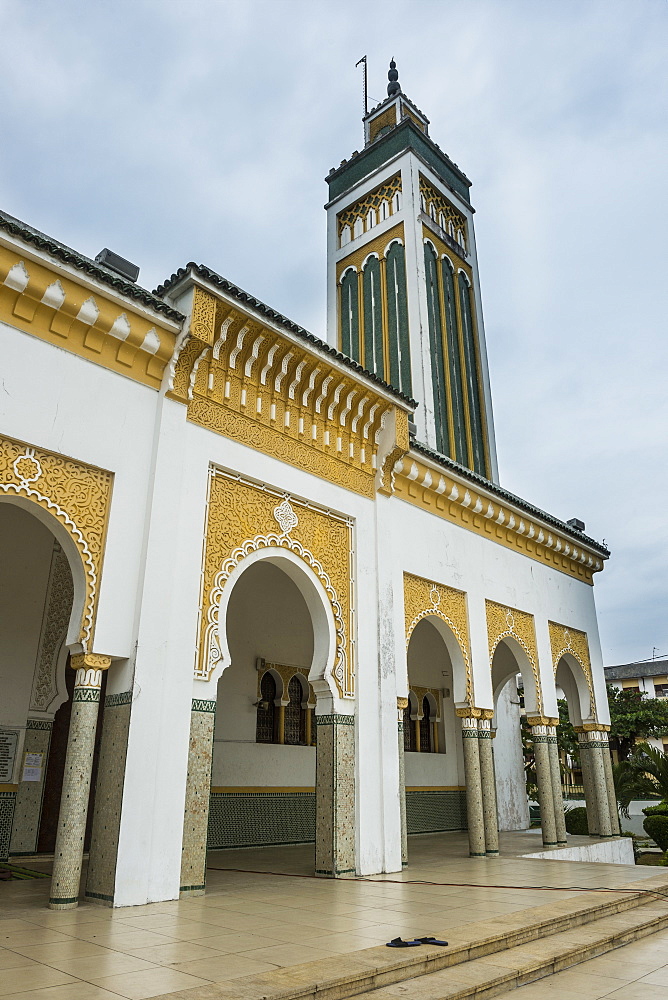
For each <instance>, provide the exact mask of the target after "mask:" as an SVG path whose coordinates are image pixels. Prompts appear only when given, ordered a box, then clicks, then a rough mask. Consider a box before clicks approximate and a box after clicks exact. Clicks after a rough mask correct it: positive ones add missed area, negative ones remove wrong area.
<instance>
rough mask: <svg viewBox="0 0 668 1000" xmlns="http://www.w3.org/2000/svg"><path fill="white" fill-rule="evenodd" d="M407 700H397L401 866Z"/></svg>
mask: <svg viewBox="0 0 668 1000" xmlns="http://www.w3.org/2000/svg"><path fill="white" fill-rule="evenodd" d="M407 707H408V698H397V714H398V717H399V811H400V813H401V864H402V866H404V865H407V864H408V825H407V822H406V758H405V756H404V753H405V751H404V709H405V708H407Z"/></svg>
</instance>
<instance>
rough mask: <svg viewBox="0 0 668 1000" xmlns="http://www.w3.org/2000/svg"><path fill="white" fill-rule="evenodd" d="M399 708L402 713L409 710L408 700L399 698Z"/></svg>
mask: <svg viewBox="0 0 668 1000" xmlns="http://www.w3.org/2000/svg"><path fill="white" fill-rule="evenodd" d="M397 708H398V709H399V711H400V712H403V710H404V709H405V708H408V698H397Z"/></svg>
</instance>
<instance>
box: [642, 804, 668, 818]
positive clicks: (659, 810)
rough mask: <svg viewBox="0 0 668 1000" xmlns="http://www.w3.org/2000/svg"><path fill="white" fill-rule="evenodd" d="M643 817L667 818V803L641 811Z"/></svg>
mask: <svg viewBox="0 0 668 1000" xmlns="http://www.w3.org/2000/svg"><path fill="white" fill-rule="evenodd" d="M643 812H644V814H645V816H668V802H659V804H658V805H656V806H647V808H646V809H643Z"/></svg>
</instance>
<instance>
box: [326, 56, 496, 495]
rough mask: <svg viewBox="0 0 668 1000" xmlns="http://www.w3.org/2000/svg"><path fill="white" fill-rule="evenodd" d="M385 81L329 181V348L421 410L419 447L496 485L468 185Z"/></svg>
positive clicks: (392, 83)
mask: <svg viewBox="0 0 668 1000" xmlns="http://www.w3.org/2000/svg"><path fill="white" fill-rule="evenodd" d="M387 75H388V80H389V83H388V87H387V97H386V99H385V100H384V101H382V102H381V103H380V104H379V105H378V106H377V107H375V108H373V110H372V111H369V112H368V113H367V114H366V115H365V117H364V119H363V122H364V148H363V149H362V151H361V152H358V151H357V150H356V151H355V152H354V153H353V154H352V156H351V157H350V159H349V160H343V162H342V163H341V165H340V166H339V167H337V168H334V169H332V170H330V172H329V175H328V176H327V183H328V185H329V201H328V203H327V205H326V209H327V303H328V323H327V325H328V339H329V342H330V343H331V344H333V345H335V346H337V347H338V349H339V350H340V351H342V352H343V353H344V354H347V355H349V356H350V357H352V358H353V359H354V360H355V361H357V362H359V364H361V365H362V366H363V367H364V368H366V369H367V370H369V371H372V372H374V373H375V374H377V375H379V376H380V377H381V378H384V379H385V380H386V381H387V382H390V383H391V384H392V385H393V386H394V387H395V388H397V389H400V390H401V391H402V392H405V393H407V394H408V395H412V396H413V397H414V398H415V399H416V400H417V401H418V402H419V403H420V406H419V407H418V409H417V411H416V414H415V421H416V425H417V435H416V437H417V439H418V441H421V442H422V443H423V444H425V445H427V446H428V447H429V448H432V449H433V450H435V451H437V452H439V453H440V454H442V455H445V456H448V457H449V458H452V459H454V460H455V461H456V462H459V463H460V464H461V465H464V466H466V467H467V468H469V469H472V470H474V471H475V472H478V473H480V475H482V476H485V477H486V478H487V479H492V480H495V481H496V480H497V478H498V475H497V465H496V449H495V444H494V429H493V423H492V405H491V397H490V391H489V377H488V370H487V354H486V350H485V337H484V330H483V323H482V307H481V300H480V284H479V280H478V261H477V256H476V249H475V237H474V233H473V208H472V206H471V203H470V199H469V188H470V186H471V182H470V181H469V180H468V178H467V177H466V175H465V174H464V173H463V172H462V171H461V170H460V169H459V167H458V166H457V165H456V164H455V163H453V162H452V160H451V159H450V158H449V157H448V156H446V154H445V153H444V152H443V151H442V150H441V149H440V148H439V146H437V145H436V143H435V142H433V141H432V140H431V139H430V137H429V120H428V118H427V117H426V116H425V115H424V114H423V113H422V112H421V111H420V110H419V108H417V107H416V106H415V105H414V104H413V103H412V101H410V100H409V99H408V98H407V97H406V95H405V94H404V93H402V90H401V87H400V85H399V74H398V72H397V68H396V64H395V62H394V59H393V60H392V61H391V63H390V70H389V73H388V74H387Z"/></svg>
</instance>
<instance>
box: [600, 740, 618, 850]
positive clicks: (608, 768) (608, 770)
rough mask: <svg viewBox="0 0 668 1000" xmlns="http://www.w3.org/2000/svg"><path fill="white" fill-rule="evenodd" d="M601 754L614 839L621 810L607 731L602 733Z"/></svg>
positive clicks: (616, 834) (616, 835)
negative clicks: (618, 804)
mask: <svg viewBox="0 0 668 1000" xmlns="http://www.w3.org/2000/svg"><path fill="white" fill-rule="evenodd" d="M601 753H602V754H603V768H604V770H605V783H606V785H607V788H608V805H609V807H610V827H611V829H612V835H613V837H618V836H619V834H620V832H621V828H620V825H619V808H618V806H617V793H616V792H615V779H614V778H613V775H612V757H611V756H610V739H609V736H608V733H607V731H603V732H602V733H601Z"/></svg>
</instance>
